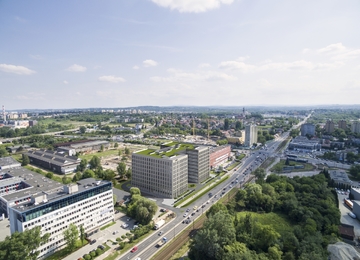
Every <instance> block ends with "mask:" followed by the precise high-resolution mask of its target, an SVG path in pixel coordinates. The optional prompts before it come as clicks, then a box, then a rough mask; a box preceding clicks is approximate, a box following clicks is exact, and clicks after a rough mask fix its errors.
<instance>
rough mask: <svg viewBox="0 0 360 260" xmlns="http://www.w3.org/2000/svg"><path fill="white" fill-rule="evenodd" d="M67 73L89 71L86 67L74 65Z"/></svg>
mask: <svg viewBox="0 0 360 260" xmlns="http://www.w3.org/2000/svg"><path fill="white" fill-rule="evenodd" d="M66 70H67V71H72V72H84V71H86V70H87V68H86V67H84V66H80V65H77V64H73V65H71V66H70V67H69V68H67V69H66Z"/></svg>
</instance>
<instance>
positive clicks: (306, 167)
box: [270, 160, 314, 173]
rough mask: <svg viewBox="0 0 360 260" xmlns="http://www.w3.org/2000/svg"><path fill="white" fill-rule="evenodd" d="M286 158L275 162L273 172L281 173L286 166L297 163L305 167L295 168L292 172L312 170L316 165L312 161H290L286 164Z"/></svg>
mask: <svg viewBox="0 0 360 260" xmlns="http://www.w3.org/2000/svg"><path fill="white" fill-rule="evenodd" d="M285 163H286V160H280V162H278V163H277V164H275V165H274V166H273V167H272V168H271V169H270V171H272V172H278V173H281V172H282V169H283V167H285V166H295V165H304V168H303V169H293V170H291V171H292V172H304V171H312V170H314V166H313V165H312V164H310V163H302V162H294V161H289V165H285Z"/></svg>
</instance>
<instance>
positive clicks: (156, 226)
mask: <svg viewBox="0 0 360 260" xmlns="http://www.w3.org/2000/svg"><path fill="white" fill-rule="evenodd" d="M164 224H165V220H163V219H161V220H159V221H158V222H156V223H155V226H154V229H155V230H156V229H159V228H161V227H162V226H163V225H164Z"/></svg>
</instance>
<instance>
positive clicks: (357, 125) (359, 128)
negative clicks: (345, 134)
mask: <svg viewBox="0 0 360 260" xmlns="http://www.w3.org/2000/svg"><path fill="white" fill-rule="evenodd" d="M351 132H353V133H360V121H354V122H352V123H351Z"/></svg>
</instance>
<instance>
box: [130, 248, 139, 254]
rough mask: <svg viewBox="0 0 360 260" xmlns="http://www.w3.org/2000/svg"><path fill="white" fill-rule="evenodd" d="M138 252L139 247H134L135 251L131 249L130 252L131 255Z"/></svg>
mask: <svg viewBox="0 0 360 260" xmlns="http://www.w3.org/2000/svg"><path fill="white" fill-rule="evenodd" d="M137 250H138V248H137V246H134V247H133V249H131V251H130V252H131V253H134V252H136V251H137Z"/></svg>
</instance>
